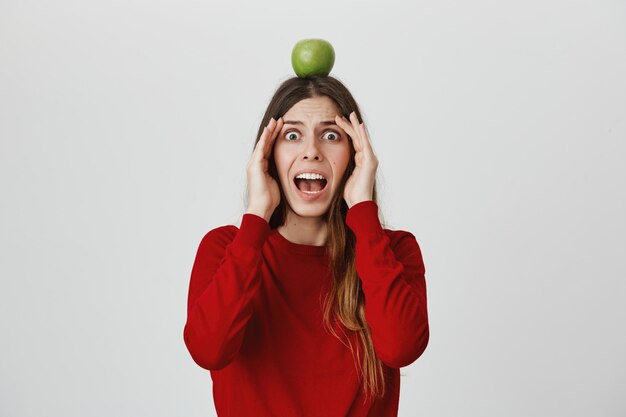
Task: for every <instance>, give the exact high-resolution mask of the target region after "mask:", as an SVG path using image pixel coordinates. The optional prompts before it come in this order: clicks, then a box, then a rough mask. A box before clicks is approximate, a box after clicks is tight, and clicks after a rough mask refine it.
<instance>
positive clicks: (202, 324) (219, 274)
mask: <svg viewBox="0 0 626 417" xmlns="http://www.w3.org/2000/svg"><path fill="white" fill-rule="evenodd" d="M233 229H236V228H235V227H234V226H233V227H230V228H229V227H220V228H217V229H213V230H211V231H210V232H208V233H207V234H206V235H205V236H204V238H203V239H202V241H201V242H200V246H199V248H198V252H197V254H196V259H195V262H194V265H193V268H192V271H191V279H190V283H189V297H188V304H187V322H186V324H185V328H184V331H183V338H184V341H185V345H186V346H187V349H188V350H189V353H190V354H191V357H192V358H193V360H194V361H195V362H196V363H197V364H198V365H200V366H201V367H203V368H205V369H213V370H217V369H221V368H223V367H225V366H226V365H228V364H229V363H230V362H231V361H232V360H233V358H234V357H235V355H236V354H237V352H238V351H239V348H240V347H241V342H242V341H243V336H244V333H245V328H246V324H247V323H248V321H249V320H250V317H251V316H252V298H253V297H254V295H255V294H256V292H257V291H258V288H259V285H260V283H261V280H260V277H259V275H258V273H257V272H258V270H259V266H260V263H261V249H262V247H263V244H264V243H265V240H266V239H267V236H268V235H269V232H270V228H269V224H268V223H267V221H265V219H263V218H261V217H259V216H257V215H254V214H244V215H243V218H242V221H241V227H240V228H239V230H233Z"/></svg>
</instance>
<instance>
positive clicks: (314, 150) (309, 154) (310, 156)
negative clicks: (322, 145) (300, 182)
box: [302, 139, 322, 161]
mask: <svg viewBox="0 0 626 417" xmlns="http://www.w3.org/2000/svg"><path fill="white" fill-rule="evenodd" d="M305 143H306V145H305V148H304V151H303V152H302V156H303V159H305V160H307V161H310V160H315V161H321V160H322V153H321V152H320V150H319V148H318V145H317V142H316V141H315V139H310V140H308V141H305Z"/></svg>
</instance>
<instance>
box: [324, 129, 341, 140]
mask: <svg viewBox="0 0 626 417" xmlns="http://www.w3.org/2000/svg"><path fill="white" fill-rule="evenodd" d="M329 133H330V137H327V139H328V140H329V141H331V142H336V141H338V140H339V139H340V136H339V133H337V132H335V131H334V130H329V131H328V132H326V134H329Z"/></svg>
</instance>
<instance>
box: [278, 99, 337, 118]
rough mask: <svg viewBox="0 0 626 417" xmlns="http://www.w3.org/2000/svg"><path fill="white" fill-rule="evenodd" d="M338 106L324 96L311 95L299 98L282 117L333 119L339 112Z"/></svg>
mask: <svg viewBox="0 0 626 417" xmlns="http://www.w3.org/2000/svg"><path fill="white" fill-rule="evenodd" d="M339 113H340V111H339V108H338V107H337V104H335V102H334V101H333V100H332V99H331V98H329V97H326V96H323V97H312V98H305V99H304V100H300V101H299V102H297V103H296V104H294V105H293V107H291V108H290V109H289V110H288V111H287V113H285V114H284V116H283V119H284V120H287V119H290V120H303V121H304V120H310V119H325V120H326V119H329V120H333V119H334V118H335V115H336V114H339Z"/></svg>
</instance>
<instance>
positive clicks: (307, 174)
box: [296, 172, 326, 180]
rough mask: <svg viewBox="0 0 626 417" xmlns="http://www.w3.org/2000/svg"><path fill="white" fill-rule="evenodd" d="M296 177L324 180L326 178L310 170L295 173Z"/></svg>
mask: <svg viewBox="0 0 626 417" xmlns="http://www.w3.org/2000/svg"><path fill="white" fill-rule="evenodd" d="M296 178H303V179H305V180H325V179H326V178H324V177H323V176H321V175H320V174H314V173H312V172H304V173H302V174H300V175H297V176H296Z"/></svg>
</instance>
